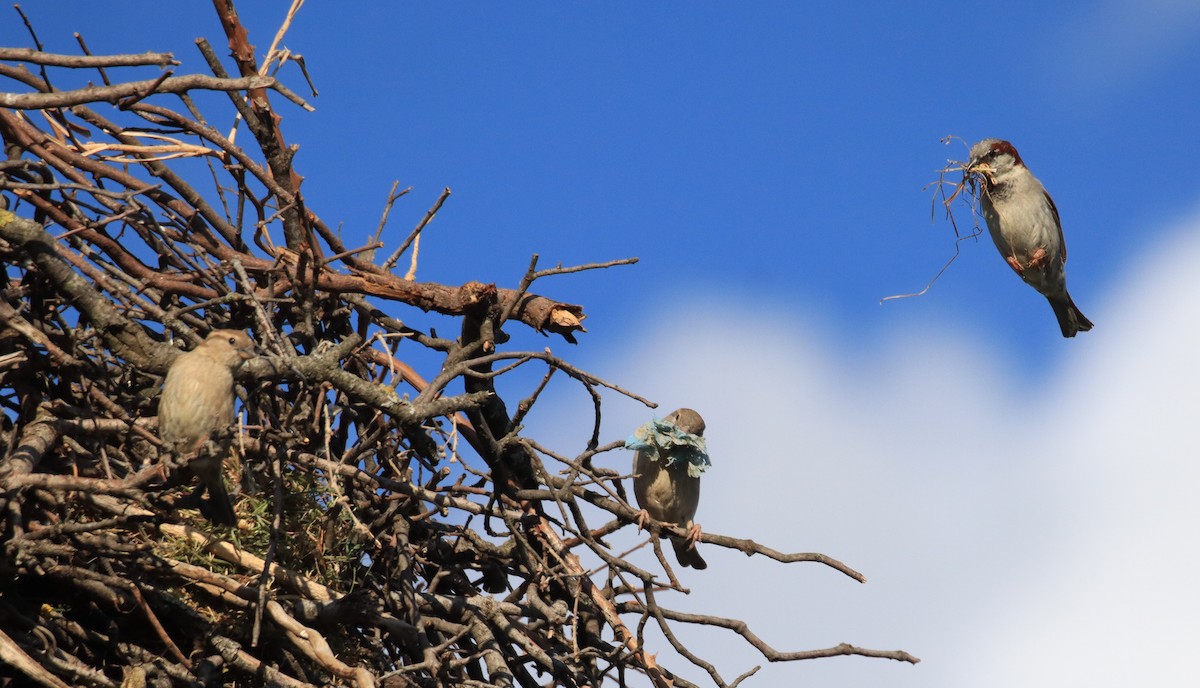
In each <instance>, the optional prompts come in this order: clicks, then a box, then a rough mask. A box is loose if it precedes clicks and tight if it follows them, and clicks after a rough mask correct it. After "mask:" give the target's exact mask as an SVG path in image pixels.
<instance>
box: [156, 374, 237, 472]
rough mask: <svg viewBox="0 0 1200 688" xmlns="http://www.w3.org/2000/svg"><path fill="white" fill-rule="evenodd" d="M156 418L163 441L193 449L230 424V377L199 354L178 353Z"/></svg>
mask: <svg viewBox="0 0 1200 688" xmlns="http://www.w3.org/2000/svg"><path fill="white" fill-rule="evenodd" d="M158 415H159V432H160V434H161V435H162V438H163V439H164V440H166V441H167V442H171V443H175V444H177V445H181V446H180V448H181V449H183V450H188V451H190V450H192V449H195V448H196V447H197V446H199V444H200V443H201V442H202V441H203V440H204V439H206V438H207V437H208V436H209V435H210V434H211V433H212V432H213V431H215V430H218V429H221V428H223V427H225V426H227V425H229V424H230V423H232V422H233V374H232V373H231V372H230V370H229V368H228V366H225V365H222V364H221V363H219V362H217V361H214V360H212V359H211V358H209V357H208V356H205V355H203V353H202V352H195V351H193V352H188V353H186V354H182V355H181V356H180V358H179V359H178V360H176V361H175V364H174V365H172V366H171V368H170V370H169V371H168V372H167V379H166V382H164V383H163V393H162V400H161V401H160V402H159V411H158Z"/></svg>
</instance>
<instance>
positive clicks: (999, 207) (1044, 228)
mask: <svg viewBox="0 0 1200 688" xmlns="http://www.w3.org/2000/svg"><path fill="white" fill-rule="evenodd" d="M1024 185H1029V186H1032V187H1033V188H1032V189H1028V190H1026V189H1020V188H1014V187H1018V186H1024ZM1045 193H1046V192H1045V189H1044V188H1042V184H1041V182H1039V181H1038V180H1037V179H1036V178H1035V177H1034V176H1033V175H1032V174H1025V175H1023V176H1022V177H1018V178H1016V179H1013V180H1012V181H1010V182H1009V183H1007V184H1003V185H998V186H996V187H995V188H994V189H993V190H992V191H990V192H989V193H987V194H985V195H984V197H983V215H984V220H986V221H987V226H988V232H989V233H990V234H991V236H992V241H994V242H995V243H996V248H998V249H1000V252H1001V253H1003V254H1004V255H1006V256H1015V257H1016V259H1017V260H1018V261H1020V263H1021V264H1022V265H1026V264H1028V263H1029V260H1030V259H1031V257H1032V256H1033V254H1034V253H1036V252H1037V250H1038V249H1039V248H1042V249H1045V250H1046V255H1048V256H1050V257H1051V260H1053V259H1054V257H1056V256H1058V255H1059V254H1060V252H1061V249H1062V246H1061V244H1062V240H1061V235H1060V233H1059V228H1058V223H1057V222H1056V221H1055V219H1054V211H1053V210H1051V209H1050V203H1049V202H1048V201H1046V200H1044V199H1045ZM1031 197H1032V198H1036V199H1037V201H1038V202H1035V203H1029V202H1026V201H1019V200H1017V199H1019V198H1031Z"/></svg>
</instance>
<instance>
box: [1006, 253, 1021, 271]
mask: <svg viewBox="0 0 1200 688" xmlns="http://www.w3.org/2000/svg"><path fill="white" fill-rule="evenodd" d="M1004 259H1005V260H1007V261H1008V264H1009V266H1010V267H1012V269H1013V270H1015V271H1016V272H1017V274H1018V275H1024V274H1025V267H1024V266H1023V265H1021V261H1019V260H1017V257H1016V256H1005V257H1004Z"/></svg>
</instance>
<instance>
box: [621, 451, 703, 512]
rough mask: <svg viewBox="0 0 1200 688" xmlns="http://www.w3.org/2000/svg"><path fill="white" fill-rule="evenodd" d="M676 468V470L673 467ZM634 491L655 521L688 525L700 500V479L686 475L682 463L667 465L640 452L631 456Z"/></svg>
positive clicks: (639, 501)
mask: <svg viewBox="0 0 1200 688" xmlns="http://www.w3.org/2000/svg"><path fill="white" fill-rule="evenodd" d="M676 468H678V470H676ZM633 470H634V473H635V474H636V475H635V476H634V479H633V491H634V495H635V496H636V497H637V501H638V506H640V507H641V508H643V509H645V510H646V513H648V514H650V517H651V518H653V519H655V520H656V521H664V522H667V523H678V524H687V523H689V522H691V520H692V517H694V516H695V515H696V506H697V505H698V504H699V502H700V479H699V478H693V477H691V476H689V475H688V474H687V466H686V463H685V462H677V464H676V466H673V467H671V468H667V467H665V466H663V465H662V462H660V461H654V460H652V459H650V458H649V457H647V456H646V455H645V454H644V453H643V452H638V453H637V455H636V456H635V458H634V465H633Z"/></svg>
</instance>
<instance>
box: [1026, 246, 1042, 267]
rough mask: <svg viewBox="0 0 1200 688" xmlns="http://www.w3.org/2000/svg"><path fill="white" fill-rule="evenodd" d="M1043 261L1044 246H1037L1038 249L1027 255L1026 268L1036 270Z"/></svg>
mask: <svg viewBox="0 0 1200 688" xmlns="http://www.w3.org/2000/svg"><path fill="white" fill-rule="evenodd" d="M1045 262H1046V248H1045V247H1044V246H1039V247H1038V250H1036V251H1034V252H1033V255H1031V256H1029V267H1028V268H1027V269H1029V270H1037V269H1039V268H1041V267H1042V266H1043V265H1045Z"/></svg>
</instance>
